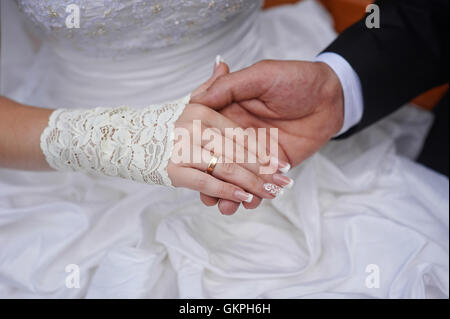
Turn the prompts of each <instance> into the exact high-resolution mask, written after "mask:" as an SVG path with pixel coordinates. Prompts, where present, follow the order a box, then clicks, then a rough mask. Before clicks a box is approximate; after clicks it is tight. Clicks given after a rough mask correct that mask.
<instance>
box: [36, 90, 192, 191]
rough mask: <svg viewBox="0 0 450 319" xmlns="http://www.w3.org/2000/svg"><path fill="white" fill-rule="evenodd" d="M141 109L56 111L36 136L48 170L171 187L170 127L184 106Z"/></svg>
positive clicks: (164, 105)
mask: <svg viewBox="0 0 450 319" xmlns="http://www.w3.org/2000/svg"><path fill="white" fill-rule="evenodd" d="M189 100H190V96H187V97H185V98H183V99H181V100H179V101H176V102H173V103H168V104H162V105H151V106H149V107H147V108H145V109H141V110H139V109H131V108H128V107H119V108H115V109H108V108H96V109H90V110H66V109H59V110H56V111H54V112H53V113H52V115H51V116H50V119H49V124H48V127H47V128H46V129H45V130H44V132H43V133H42V135H41V149H42V152H43V153H44V155H45V158H46V160H47V162H48V164H49V165H50V166H51V167H52V168H54V169H56V170H59V171H82V172H89V173H95V174H100V175H107V176H116V177H122V178H125V179H131V180H133V181H138V182H144V183H148V184H158V185H165V186H172V182H171V180H170V178H169V176H168V174H167V171H166V168H167V165H168V162H169V160H170V157H171V154H172V149H173V143H174V123H175V122H176V121H177V120H178V118H179V117H180V115H181V114H182V113H183V110H184V108H185V106H186V105H187V104H188V103H189Z"/></svg>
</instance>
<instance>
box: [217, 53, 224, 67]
mask: <svg viewBox="0 0 450 319" xmlns="http://www.w3.org/2000/svg"><path fill="white" fill-rule="evenodd" d="M221 62H223V59H222V56H221V55H218V56H216V67H218V66H219V65H220V63H221Z"/></svg>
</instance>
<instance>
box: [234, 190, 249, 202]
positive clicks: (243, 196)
mask: <svg viewBox="0 0 450 319" xmlns="http://www.w3.org/2000/svg"><path fill="white" fill-rule="evenodd" d="M234 196H236V198H237V199H239V200H241V201H244V202H246V203H251V202H252V200H253V195H252V194H249V193H246V192H243V191H235V192H234Z"/></svg>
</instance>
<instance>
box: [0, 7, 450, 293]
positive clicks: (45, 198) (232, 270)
mask: <svg viewBox="0 0 450 319" xmlns="http://www.w3.org/2000/svg"><path fill="white" fill-rule="evenodd" d="M2 4H3V2H2ZM4 21H5V19H2V22H3V23H4ZM17 32H19V31H17ZM334 36H335V34H334V32H333V31H332V23H331V20H330V18H329V17H328V15H327V14H326V12H325V10H324V9H323V8H321V7H320V6H319V5H318V4H317V3H316V2H315V1H303V2H302V3H300V4H298V5H295V6H291V7H283V8H278V9H275V10H270V11H266V12H264V13H261V12H256V13H255V14H254V15H253V16H252V17H251V19H245V20H243V21H236V23H235V25H233V26H231V27H230V29H227V30H221V31H220V32H219V33H217V34H212V35H210V37H208V38H207V39H206V38H205V39H202V40H201V41H198V42H196V43H191V44H189V45H185V46H183V47H178V48H176V49H172V50H170V51H169V50H165V51H161V52H155V53H153V54H150V55H147V56H145V57H141V58H136V59H133V60H121V61H115V62H114V63H113V62H111V61H109V62H108V61H100V62H99V61H93V60H89V59H85V58H84V59H82V58H80V57H79V56H75V55H73V54H72V53H70V52H62V51H53V50H50V49H49V48H47V47H46V45H45V44H44V45H43V46H42V47H41V49H40V51H39V52H38V54H37V56H33V57H31V56H24V57H22V58H24V59H25V58H30V59H29V61H31V62H30V64H29V65H28V67H27V68H26V69H24V68H23V65H27V64H24V63H22V64H17V63H16V61H17V55H18V52H16V54H9V53H7V54H4V55H3V56H2V76H4V77H5V76H6V75H9V76H10V78H11V79H12V80H11V81H9V82H8V83H7V84H6V85H4V86H3V93H4V94H5V95H7V96H9V97H11V98H14V99H16V100H18V101H20V102H23V103H28V104H31V105H40V106H45V107H92V106H99V105H102V106H107V105H112V106H114V105H117V104H127V105H132V106H135V107H139V106H141V105H146V104H150V103H155V102H161V101H167V100H172V99H174V98H177V97H180V96H183V95H184V94H185V93H188V92H190V91H192V90H193V89H194V88H195V87H197V86H198V85H199V84H201V83H202V82H203V81H205V80H206V79H207V78H208V77H209V76H210V74H211V72H212V68H213V63H214V58H215V56H216V55H217V54H222V55H223V56H224V58H225V59H226V61H227V62H228V63H229V64H230V66H231V67H232V69H234V70H237V69H239V68H242V67H244V66H247V65H250V64H252V63H254V62H256V61H258V60H261V59H266V58H273V59H311V58H313V57H314V55H315V54H317V53H318V52H320V50H321V49H323V48H324V47H325V46H326V45H327V43H329V42H330V41H331V40H332V39H333V38H334ZM23 61H24V60H23ZM21 66H22V67H21ZM13 70H14V71H13ZM20 75H22V77H20ZM25 75H26V76H25ZM431 122H432V117H431V115H430V114H429V113H427V112H424V111H421V110H419V109H417V108H414V107H405V108H404V109H402V110H400V111H399V112H397V113H396V114H394V115H393V116H391V117H390V118H388V119H386V120H384V121H382V122H381V123H379V124H377V125H375V126H374V127H372V128H370V129H369V130H366V131H364V132H362V133H360V134H358V135H357V136H354V137H352V138H350V139H348V140H345V141H334V142H330V143H329V144H328V145H327V146H326V147H325V148H324V149H323V150H322V151H321V152H320V153H318V154H316V155H315V156H314V157H312V158H310V159H309V160H307V161H306V162H305V163H303V164H302V165H301V166H300V167H297V168H296V169H294V170H292V172H290V176H291V177H292V178H294V179H295V181H296V185H295V187H294V189H292V190H290V191H288V192H286V193H285V194H284V195H283V196H281V197H280V198H278V199H276V200H274V201H272V202H269V201H267V202H264V204H263V205H262V207H260V208H259V209H257V210H254V211H246V210H244V209H241V210H240V211H239V212H238V213H237V214H236V215H235V216H232V217H224V216H221V215H220V214H219V212H218V210H217V208H205V207H204V206H203V205H202V204H201V203H200V201H199V199H198V194H196V193H194V192H191V191H188V190H181V189H177V190H170V189H166V188H163V187H158V186H148V185H142V184H136V183H132V182H129V181H123V180H117V179H108V178H95V177H91V176H87V175H84V174H81V173H80V174H66V173H31V172H19V171H12V170H0V296H1V297H27V298H36V297H44V298H46V297H51V298H55V297H61V298H77V297H92V298H94V297H127V298H134V297H136V298H166V297H169V298H177V297H181V298H186V297H189V298H319V297H325V298H332V297H337V298H354V297H357V298H377V297H380V298H425V297H438V298H439V297H440V298H448V296H449V264H448V260H449V214H448V212H449V182H448V179H447V178H446V177H443V176H441V175H439V174H437V173H434V172H432V171H431V170H429V169H427V168H424V167H422V166H420V165H418V164H415V163H414V162H413V160H412V159H413V158H414V157H415V156H416V155H417V154H418V152H419V151H420V149H421V146H422V143H423V140H424V136H425V135H426V133H427V131H428V129H429V127H430V124H431ZM70 265H76V266H77V267H78V268H79V270H80V272H79V279H80V286H79V288H70V287H71V286H70V285H69V287H68V286H67V280H68V279H69V281H70V279H71V278H73V277H71V276H73V275H74V273H73V269H74V268H71V267H73V266H70ZM68 266H69V267H68ZM66 270H67V271H68V272H66Z"/></svg>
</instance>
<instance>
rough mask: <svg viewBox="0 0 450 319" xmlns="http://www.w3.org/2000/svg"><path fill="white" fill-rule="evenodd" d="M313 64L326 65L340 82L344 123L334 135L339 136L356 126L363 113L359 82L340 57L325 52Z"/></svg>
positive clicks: (350, 68)
mask: <svg viewBox="0 0 450 319" xmlns="http://www.w3.org/2000/svg"><path fill="white" fill-rule="evenodd" d="M315 62H322V63H325V64H327V65H328V66H329V67H330V68H331V69H332V70H333V71H334V73H335V74H336V75H337V77H338V78H339V81H340V82H341V86H342V91H343V98H344V121H343V125H342V128H341V129H340V131H339V132H338V133H337V134H336V136H339V135H341V134H344V133H345V132H347V131H348V130H349V129H350V128H352V127H354V126H355V125H357V124H358V123H359V122H360V121H361V119H362V116H363V113H364V104H363V96H362V88H361V81H360V79H359V77H358V74H357V73H356V72H355V71H354V70H353V68H352V66H351V65H350V64H349V63H348V62H347V61H346V60H345V59H344V58H343V57H341V56H340V55H338V54H336V53H332V52H325V53H322V54H320V55H319V56H317V58H316V59H315Z"/></svg>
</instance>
